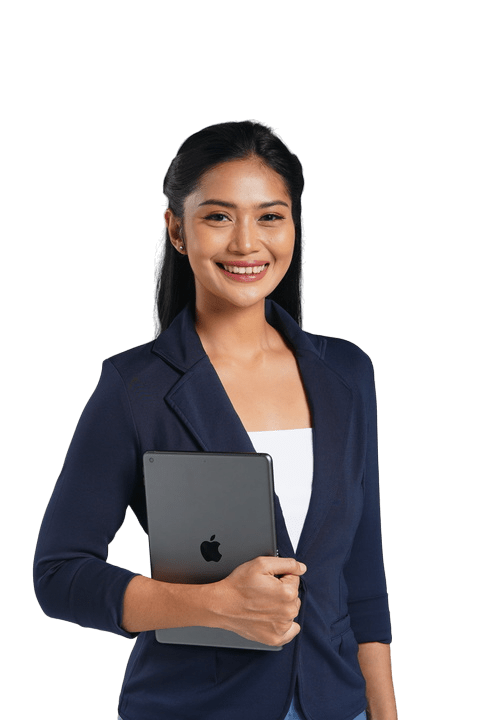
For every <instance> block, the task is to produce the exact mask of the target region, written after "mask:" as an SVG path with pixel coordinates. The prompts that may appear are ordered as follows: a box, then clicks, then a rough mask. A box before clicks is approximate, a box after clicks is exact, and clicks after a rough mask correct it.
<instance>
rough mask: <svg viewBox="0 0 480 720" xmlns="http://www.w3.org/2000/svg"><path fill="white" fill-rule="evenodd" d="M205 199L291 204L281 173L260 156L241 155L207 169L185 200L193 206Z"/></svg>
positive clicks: (236, 203)
mask: <svg viewBox="0 0 480 720" xmlns="http://www.w3.org/2000/svg"><path fill="white" fill-rule="evenodd" d="M208 199H216V200H223V201H225V202H231V203H233V204H235V205H239V206H240V205H245V206H248V205H258V204H260V203H262V202H268V201H272V200H283V201H284V202H288V204H289V205H290V194H289V192H288V190H287V186H286V184H285V181H284V179H283V177H282V176H281V175H279V174H278V173H277V172H275V170H272V168H270V167H269V166H268V165H265V163H263V162H262V161H261V159H260V158H242V159H239V160H229V161H228V162H224V163H220V164H219V165H216V166H215V167H213V168H211V169H210V170H208V171H207V172H206V173H204V175H202V178H201V180H200V183H199V185H198V187H197V188H196V190H194V191H193V193H191V195H189V196H188V197H187V199H186V206H188V205H189V206H190V207H191V208H192V209H193V208H194V207H198V205H199V203H202V202H204V201H205V200H208Z"/></svg>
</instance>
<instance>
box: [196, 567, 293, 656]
mask: <svg viewBox="0 0 480 720" xmlns="http://www.w3.org/2000/svg"><path fill="white" fill-rule="evenodd" d="M305 571H306V566H305V565H304V564H303V563H301V562H298V560H295V559H294V558H281V557H257V558H255V559H254V560H250V561H248V562H246V563H242V565H239V566H238V567H237V568H235V570H233V572H231V573H230V575H228V577H226V578H224V579H223V580H220V581H218V582H216V583H212V584H211V586H210V590H211V591H212V602H211V604H210V611H211V612H212V614H213V616H214V617H213V621H212V623H211V625H212V627H222V628H225V629H226V630H233V631H234V632H236V633H238V635H242V637H245V638H248V639H249V640H256V641H257V642H261V643H265V644H266V645H275V646H280V645H285V644H286V643H288V642H290V641H291V640H293V638H294V637H295V636H296V635H297V634H298V633H299V632H300V625H298V623H296V622H294V619H295V618H296V617H298V614H299V612H300V604H301V602H300V598H299V597H298V587H299V584H300V576H301V575H303V573H304V572H305ZM276 576H280V577H276ZM209 624H210V623H209Z"/></svg>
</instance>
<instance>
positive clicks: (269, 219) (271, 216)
mask: <svg viewBox="0 0 480 720" xmlns="http://www.w3.org/2000/svg"><path fill="white" fill-rule="evenodd" d="M260 220H266V221H267V222H272V221H273V220H283V215H276V214H275V213H267V214H266V215H262V217H261V218H260Z"/></svg>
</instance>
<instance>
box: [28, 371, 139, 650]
mask: <svg viewBox="0 0 480 720" xmlns="http://www.w3.org/2000/svg"><path fill="white" fill-rule="evenodd" d="M138 447H139V446H138V441H137V434H136V429H135V425H134V422H133V417H132V413H131V409H130V404H129V400H128V396H127V392H126V389H125V386H124V384H123V380H122V378H121V377H120V375H119V373H118V371H117V370H116V368H115V367H114V365H113V364H112V363H111V362H110V361H109V360H106V361H105V362H104V363H103V367H102V374H101V377H100V380H99V383H98V385H97V387H96V389H95V391H94V393H93V395H92V397H91V398H90V400H89V402H88V403H87V405H86V407H85V409H84V411H83V413H82V415H81V418H80V420H79V422H78V425H77V428H76V430H75V433H74V436H73V439H72V442H71V444H70V447H69V450H68V453H67V456H66V458H65V463H64V466H63V468H62V471H61V474H60V477H59V478H58V481H57V483H56V486H55V489H54V491H53V494H52V497H51V499H50V502H49V504H48V507H47V510H46V512H45V516H44V518H43V522H42V525H41V528H40V533H39V537H38V543H37V548H36V552H35V559H34V587H35V593H36V595H37V599H38V601H39V603H40V605H41V607H42V609H43V610H44V612H45V613H46V614H47V615H49V616H51V617H55V618H59V619H62V620H69V621H70V622H74V623H77V624H79V625H82V626H84V627H91V628H97V629H100V630H107V631H110V632H113V633H117V634H118V635H123V636H124V637H130V638H133V637H136V635H137V634H138V633H128V632H126V631H125V630H123V628H122V627H121V622H122V613H123V596H124V593H125V590H126V588H127V585H128V583H129V582H130V580H131V579H132V578H133V577H134V576H135V575H138V573H134V572H130V571H129V570H126V569H123V568H120V567H117V566H115V565H111V564H109V563H107V562H106V560H107V556H108V544H109V543H110V542H111V541H112V540H113V538H114V536H115V533H116V532H117V530H118V528H119V527H120V526H121V525H122V523H123V520H124V518H125V512H126V509H127V507H128V505H129V501H130V498H131V496H132V493H133V491H134V487H135V483H136V482H138V480H139V472H141V463H140V462H139V450H138Z"/></svg>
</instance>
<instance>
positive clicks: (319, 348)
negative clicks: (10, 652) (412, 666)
mask: <svg viewBox="0 0 480 720" xmlns="http://www.w3.org/2000/svg"><path fill="white" fill-rule="evenodd" d="M164 190H165V193H166V195H167V198H168V209H167V210H166V212H165V224H166V231H165V248H164V256H163V259H162V264H161V268H160V271H159V275H158V283H157V309H158V319H159V327H160V329H161V332H160V333H159V335H158V337H157V338H156V339H155V340H154V341H153V342H148V343H146V344H145V345H142V346H140V347H138V348H133V349H131V350H127V351H125V352H123V353H120V354H119V355H116V356H114V357H112V358H109V359H108V360H106V361H105V363H104V366H103V372H102V376H101V378H100V382H99V384H98V386H97V388H96V390H95V392H94V394H93V396H92V398H91V399H90V401H89V403H88V404H87V406H86V408H85V411H84V413H83V415H82V417H81V419H80V422H79V424H78V427H77V430H76V432H75V435H74V438H73V440H72V443H71V446H70V450H69V453H68V455H67V458H66V461H65V465H64V468H63V470H62V473H61V476H60V478H59V480H58V482H57V485H56V487H55V490H54V493H53V495H52V499H51V501H50V504H49V506H48V508H47V511H46V513H45V518H44V522H43V524H42V528H41V530H40V536H39V540H38V545H37V552H36V557H35V589H36V592H37V597H38V599H39V601H40V603H41V605H42V607H43V609H44V610H45V612H46V613H47V614H49V615H52V616H53V617H58V618H62V619H65V620H70V621H72V622H76V623H79V624H80V625H84V626H87V627H94V628H98V629H102V630H108V631H111V632H114V633H117V634H119V635H123V636H124V637H128V638H133V637H136V636H137V635H138V636H139V637H138V639H137V642H136V644H135V647H134V649H133V652H132V655H131V657H130V661H129V664H128V667H127V672H126V674H125V679H124V683H123V687H122V692H121V697H120V705H119V712H120V715H121V718H122V719H123V720H157V718H159V717H162V718H182V719H185V720H189V719H190V718H191V719H192V720H197V718H209V720H225V718H228V720H245V718H248V719H249V720H277V719H278V720H282V719H283V718H287V720H299V719H300V720H305V718H306V717H308V718H309V720H361V718H365V717H366V715H365V709H366V707H367V706H368V707H370V710H371V712H372V714H373V715H374V716H375V717H378V718H381V719H382V720H394V719H395V718H396V711H395V699H394V694H393V684H392V679H391V672H390V652H389V643H390V641H391V632H390V616H389V609H388V597H387V589H386V581H385V573H384V568H383V557H382V542H381V528H380V507H379V488H378V465H377V433H376V404H375V387H374V379H373V368H372V364H371V362H370V359H369V358H368V356H367V355H366V354H365V353H364V352H363V351H362V350H360V348H358V347H357V346H355V345H353V344H352V343H350V342H348V341H346V340H339V339H336V338H327V337H324V336H319V335H312V334H309V333H306V332H304V331H303V330H302V329H301V327H300V321H301V304H300V285H301V282H300V280H301V278H300V268H301V193H302V190H303V175H302V168H301V165H300V162H299V160H298V158H296V156H295V155H293V154H292V153H290V151H289V150H288V148H287V147H286V146H285V145H284V143H283V142H282V141H281V140H280V139H279V138H278V137H276V136H275V135H274V134H273V133H272V131H271V130H270V129H269V128H267V127H265V126H264V125H261V124H259V123H253V122H249V121H246V122H241V123H233V122H232V123H222V124H220V125H214V126H211V127H209V128H205V129H204V130H201V131H200V132H198V133H195V134H194V135H192V136H191V137H190V138H188V139H187V140H186V141H185V142H184V143H183V145H182V146H181V147H180V149H179V151H178V153H177V156H176V157H175V158H174V160H173V161H172V164H171V166H170V168H169V170H168V172H167V175H166V178H165V183H164ZM152 450H153V451H168V452H171V451H187V452H196V453H198V452H202V451H213V452H222V453H232V452H239V453H251V452H255V451H256V452H267V453H269V454H270V455H271V457H272V459H273V465H274V473H275V525H276V535H277V544H278V557H256V558H253V559H251V560H249V561H248V562H245V563H243V564H241V565H238V567H236V568H235V570H234V571H233V572H231V573H230V574H229V575H227V576H226V577H224V578H223V579H222V580H220V581H218V582H211V583H204V584H191V583H170V582H162V581H159V580H153V579H151V578H146V577H142V576H141V575H138V574H136V573H134V572H132V571H130V570H126V569H124V568H120V567H116V566H113V565H111V564H108V563H107V562H106V560H107V554H108V544H109V542H110V541H111V540H112V538H113V537H114V536H115V533H116V532H117V530H118V528H119V527H120V525H121V524H122V522H123V519H124V516H125V511H126V509H127V507H128V506H129V505H130V506H131V507H132V509H133V510H134V512H135V513H136V515H137V517H138V519H139V521H140V523H141V524H142V526H143V528H144V529H145V531H146V532H148V526H147V522H146V498H145V489H144V484H143V477H142V457H143V454H144V453H145V452H147V451H152ZM213 537H214V536H213V535H212V538H211V539H213ZM189 626H195V627H202V626H204V627H215V628H223V629H224V630H229V631H232V632H234V633H237V635H241V636H242V637H244V638H247V639H250V640H254V641H256V642H260V643H262V644H264V645H271V646H273V647H275V648H279V647H280V648H281V651H280V652H268V651H266V650H265V649H263V648H262V649H261V650H250V649H249V650H247V649H239V648H237V647H232V648H230V647H228V648H223V647H222V648H216V647H211V646H203V645H170V644H167V643H164V642H158V641H157V640H156V636H155V630H157V629H161V628H178V627H189ZM367 703H368V705H367Z"/></svg>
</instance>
